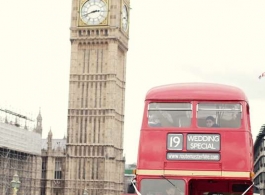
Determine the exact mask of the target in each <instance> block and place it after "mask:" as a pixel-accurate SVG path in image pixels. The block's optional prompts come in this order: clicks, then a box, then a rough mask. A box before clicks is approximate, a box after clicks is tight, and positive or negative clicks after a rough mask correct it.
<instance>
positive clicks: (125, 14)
mask: <svg viewBox="0 0 265 195" xmlns="http://www.w3.org/2000/svg"><path fill="white" fill-rule="evenodd" d="M121 21H122V29H123V30H124V31H125V32H127V31H128V27H129V26H128V8H127V6H126V5H123V7H122V20H121Z"/></svg>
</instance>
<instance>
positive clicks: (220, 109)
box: [197, 103, 242, 128]
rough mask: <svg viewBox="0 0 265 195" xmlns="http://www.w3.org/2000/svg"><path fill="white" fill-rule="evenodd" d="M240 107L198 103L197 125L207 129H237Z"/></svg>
mask: <svg viewBox="0 0 265 195" xmlns="http://www.w3.org/2000/svg"><path fill="white" fill-rule="evenodd" d="M241 115H242V105H241V104H235V103H199V104H198V105H197V125H198V126H199V127H208V128H216V127H222V128H239V127H240V126H241Z"/></svg>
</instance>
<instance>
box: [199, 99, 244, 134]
mask: <svg viewBox="0 0 265 195" xmlns="http://www.w3.org/2000/svg"><path fill="white" fill-rule="evenodd" d="M199 104H240V109H239V110H230V109H229V110H228V109H227V110H224V109H205V110H203V109H202V110H199ZM194 106H195V107H196V109H195V112H196V113H195V117H194V120H195V121H194V124H195V125H196V128H200V129H201V128H204V129H205V128H206V127H205V126H199V125H198V112H199V111H218V110H220V111H229V112H239V113H240V114H241V118H240V125H239V126H238V127H218V128H224V129H240V128H242V127H243V125H244V124H243V119H244V118H245V117H246V116H245V109H244V108H245V107H246V105H245V104H244V101H218V100H215V101H194ZM245 120H247V119H245ZM213 128H214V127H212V128H207V129H209V130H210V129H213Z"/></svg>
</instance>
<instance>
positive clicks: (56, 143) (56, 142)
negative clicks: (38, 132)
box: [41, 139, 66, 150]
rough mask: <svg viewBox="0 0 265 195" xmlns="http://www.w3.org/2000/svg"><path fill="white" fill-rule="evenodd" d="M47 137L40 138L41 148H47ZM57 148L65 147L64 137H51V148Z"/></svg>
mask: <svg viewBox="0 0 265 195" xmlns="http://www.w3.org/2000/svg"><path fill="white" fill-rule="evenodd" d="M47 142H48V139H42V144H41V149H45V150H47V148H48V144H47ZM58 148H62V149H66V139H52V149H54V150H56V149H58Z"/></svg>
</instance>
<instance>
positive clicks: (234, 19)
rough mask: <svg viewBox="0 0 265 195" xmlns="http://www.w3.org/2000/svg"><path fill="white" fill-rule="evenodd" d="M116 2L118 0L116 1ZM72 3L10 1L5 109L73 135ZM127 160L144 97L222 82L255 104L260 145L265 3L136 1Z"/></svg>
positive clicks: (1, 16) (4, 25)
mask: <svg viewBox="0 0 265 195" xmlns="http://www.w3.org/2000/svg"><path fill="white" fill-rule="evenodd" d="M116 1H117V0H116ZM71 2H72V1H71V0H58V1H54V0H45V1H34V2H33V1H3V2H1V11H0V24H1V31H0V39H1V45H0V53H1V55H0V68H1V71H0V78H1V80H0V81H1V82H0V86H1V89H2V90H1V91H2V93H1V95H0V108H5V109H12V110H14V111H17V112H21V113H22V114H25V115H29V116H31V117H33V118H36V116H37V114H38V112H39V108H41V114H42V117H43V138H46V137H47V135H48V131H49V130H50V128H51V130H52V132H53V137H54V138H63V136H64V134H66V131H67V106H68V85H69V80H68V79H69V70H70V41H69V39H70V30H69V27H70V16H71ZM131 8H132V9H131V12H130V40H129V51H128V56H127V74H126V99H125V126H124V154H125V155H126V163H133V162H136V157H137V150H138V142H139V131H140V126H141V122H142V115H143V105H144V97H145V94H146V92H147V91H148V90H149V89H150V88H151V87H154V86H157V85H163V84H169V83H178V82H197V81H202V82H215V83H223V84H229V85H234V86H236V87H239V88H241V89H242V90H243V91H244V92H245V93H246V95H247V96H248V98H249V102H250V108H251V122H252V132H253V137H254V140H255V138H256V136H257V134H258V131H259V129H260V127H261V125H262V124H264V123H265V117H264V118H263V110H264V109H265V78H263V79H258V76H259V75H260V74H261V73H262V72H265V55H264V54H265V12H264V10H265V1H264V0H255V1H251V0H214V1H213V0H166V1H155V0H145V1H141V0H131Z"/></svg>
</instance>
